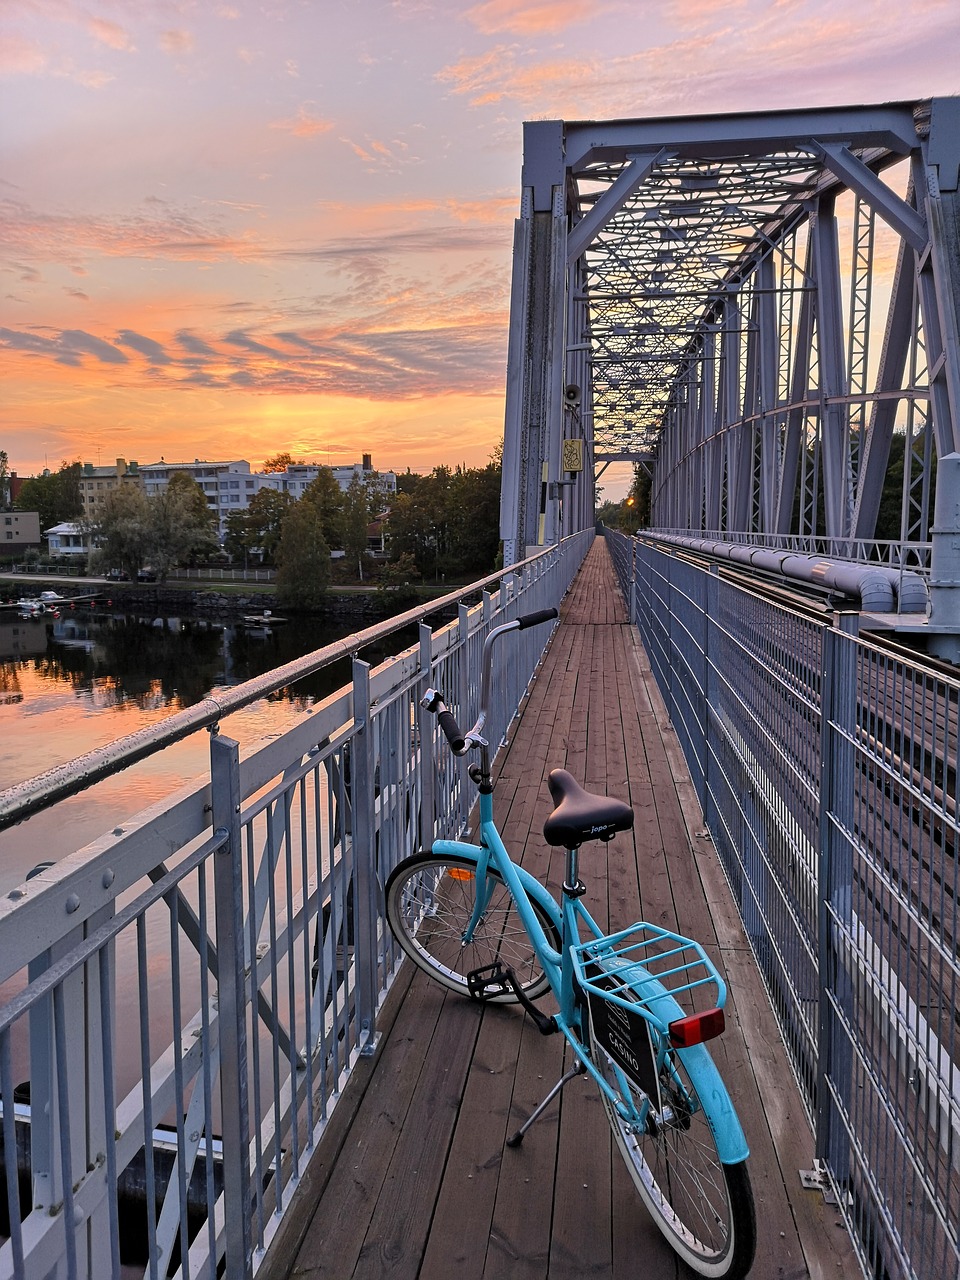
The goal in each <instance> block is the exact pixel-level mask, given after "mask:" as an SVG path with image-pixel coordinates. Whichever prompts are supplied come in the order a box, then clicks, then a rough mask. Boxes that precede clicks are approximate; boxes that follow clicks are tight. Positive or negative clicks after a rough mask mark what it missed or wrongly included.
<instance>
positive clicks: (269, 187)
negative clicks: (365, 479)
mask: <svg viewBox="0 0 960 1280" xmlns="http://www.w3.org/2000/svg"><path fill="white" fill-rule="evenodd" d="M956 93H960V8H958V6H957V3H956V0H911V3H910V4H909V5H905V4H904V3H903V2H902V0H896V2H892V0H822V2H821V0H722V2H721V0H659V2H658V3H648V2H647V0H479V3H470V2H469V0H466V2H463V3H461V2H460V0H232V2H227V0H224V2H223V3H221V2H219V0H89V2H88V3H79V0H0V202H2V207H0V271H2V286H0V298H2V305H0V449H4V450H6V452H7V454H8V455H9V460H10V467H11V468H12V469H13V470H14V471H17V472H18V473H19V474H20V475H30V474H34V473H36V472H38V471H39V470H41V469H42V468H43V467H44V466H49V467H50V468H51V469H54V468H56V467H58V466H59V465H60V464H61V462H64V461H67V462H71V461H74V460H76V459H79V460H81V461H86V462H93V463H101V464H110V463H112V462H113V461H114V459H115V458H116V457H120V456H122V457H125V458H127V459H130V458H136V459H137V460H138V461H140V462H155V461H157V460H158V459H159V458H160V457H165V458H166V459H167V461H185V460H186V461H191V460H193V459H194V458H206V459H211V460H213V459H216V460H223V459H234V458H245V459H247V460H248V461H250V462H251V463H252V464H253V465H254V467H258V466H259V465H260V463H261V462H262V460H263V459H264V458H265V457H268V456H269V455H271V454H274V453H277V452H280V451H289V452H290V453H291V454H293V455H294V456H295V457H297V458H303V459H306V460H310V461H318V462H322V463H329V464H330V465H333V466H337V465H343V464H347V463H350V462H353V461H358V460H359V459H360V456H361V454H363V453H369V454H371V456H372V458H373V465H374V466H375V467H377V468H378V469H380V470H388V469H393V470H406V469H407V468H408V467H409V468H411V469H412V470H414V471H427V470H430V469H431V468H432V467H434V466H436V465H439V464H445V465H449V466H455V465H457V464H459V463H465V464H466V465H468V466H482V465H484V464H485V463H486V462H487V461H488V460H489V458H490V456H491V455H492V453H493V451H494V449H495V447H496V446H497V444H498V443H499V441H500V440H501V439H502V435H503V398H504V381H505V370H506V349H507V326H508V317H509V294H510V275H511V255H512V238H513V222H514V219H515V218H516V217H517V214H518V209H519V197H520V168H521V163H522V141H523V136H522V128H523V121H524V120H535V119H571V120H572V119H578V120H584V119H613V118H617V117H648V116H664V115H678V114H694V113H704V114H711V113H715V112H727V111H743V110H751V111H753V110H764V109H768V108H769V109H782V108H789V107H809V106H836V105H847V104H855V103H873V102H885V101H894V100H901V99H912V98H923V97H931V96H935V95H938V94H956ZM628 480H629V468H627V467H621V468H619V470H614V469H613V468H611V470H610V471H609V472H608V473H607V475H606V476H605V477H604V479H603V480H602V481H601V484H602V485H603V487H604V495H603V496H605V497H608V498H619V497H621V496H623V493H624V492H625V490H626V487H627V484H628Z"/></svg>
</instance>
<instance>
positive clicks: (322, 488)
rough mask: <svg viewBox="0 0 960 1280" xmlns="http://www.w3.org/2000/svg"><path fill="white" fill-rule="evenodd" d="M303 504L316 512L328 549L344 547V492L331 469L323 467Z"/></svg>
mask: <svg viewBox="0 0 960 1280" xmlns="http://www.w3.org/2000/svg"><path fill="white" fill-rule="evenodd" d="M300 501H301V502H309V503H310V504H311V505H312V506H313V507H314V509H315V510H316V513H317V516H318V518H319V520H320V526H321V528H322V529H323V536H324V540H325V541H326V544H327V546H328V547H336V548H337V549H338V550H339V549H340V548H342V547H343V492H342V490H341V489H340V486H339V484H338V483H337V478H336V476H335V475H334V474H333V472H332V471H331V469H330V468H329V467H321V468H320V470H319V472H318V473H317V476H316V479H314V480H311V481H310V483H309V484H308V485H307V487H306V489H304V491H303V497H302V498H301V499H300Z"/></svg>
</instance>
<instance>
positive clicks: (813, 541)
mask: <svg viewBox="0 0 960 1280" xmlns="http://www.w3.org/2000/svg"><path fill="white" fill-rule="evenodd" d="M640 536H641V537H643V536H645V535H644V534H642V533H641V535H640ZM650 536H651V537H661V536H662V537H694V538H702V539H703V540H704V541H715V542H736V543H739V544H741V545H742V546H751V547H765V548H768V549H770V550H772V551H789V552H791V553H792V554H795V555H809V556H825V557H827V558H829V559H835V560H851V561H853V562H854V563H856V564H880V565H888V566H889V567H890V568H893V569H908V570H911V571H913V572H914V573H920V574H923V575H924V576H929V573H930V556H931V551H932V547H933V544H932V543H930V542H907V541H904V540H901V539H890V538H887V539H877V538H828V537H826V536H825V535H823V534H811V533H759V532H756V531H753V532H749V531H748V532H744V533H729V532H723V531H718V530H698V529H657V530H651V531H650Z"/></svg>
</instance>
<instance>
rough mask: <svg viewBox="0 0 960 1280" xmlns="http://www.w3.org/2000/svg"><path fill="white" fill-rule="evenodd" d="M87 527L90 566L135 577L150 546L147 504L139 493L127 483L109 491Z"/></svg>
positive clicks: (141, 492)
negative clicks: (91, 544) (91, 548)
mask: <svg viewBox="0 0 960 1280" xmlns="http://www.w3.org/2000/svg"><path fill="white" fill-rule="evenodd" d="M87 528H89V530H90V532H91V534H92V535H93V542H94V545H95V546H96V551H95V552H94V553H93V556H92V561H93V564H94V566H95V567H97V568H100V569H101V570H106V569H123V570H124V572H125V573H127V574H128V576H129V577H131V578H134V577H136V575H137V572H138V571H139V570H140V569H141V568H142V567H143V565H144V562H145V561H146V558H147V555H148V553H149V551H150V549H151V546H152V537H151V532H152V531H151V520H150V502H149V500H148V498H147V496H146V494H144V492H143V490H142V489H137V488H136V487H134V486H133V485H127V484H124V485H121V486H120V488H119V489H113V490H111V492H110V493H108V494H107V495H106V497H105V498H104V500H103V502H102V503H100V504H98V509H97V515H96V518H95V519H94V520H92V521H90V522H89V523H88V524H87Z"/></svg>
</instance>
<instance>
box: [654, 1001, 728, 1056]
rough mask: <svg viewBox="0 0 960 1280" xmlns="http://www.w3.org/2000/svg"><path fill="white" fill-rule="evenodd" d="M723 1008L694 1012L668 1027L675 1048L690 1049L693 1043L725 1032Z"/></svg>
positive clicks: (699, 1042)
mask: <svg viewBox="0 0 960 1280" xmlns="http://www.w3.org/2000/svg"><path fill="white" fill-rule="evenodd" d="M723 1028H724V1021H723V1010H722V1009H708V1010H707V1011H706V1013H692V1014H691V1015H690V1017H689V1018H678V1019H677V1020H676V1022H671V1023H670V1026H669V1028H668V1030H669V1032H670V1043H671V1044H672V1045H673V1047H674V1048H675V1049H689V1047H690V1046H691V1045H692V1044H702V1043H703V1041H704V1040H712V1039H713V1038H714V1036H718V1035H720V1034H721V1033H722V1032H723Z"/></svg>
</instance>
